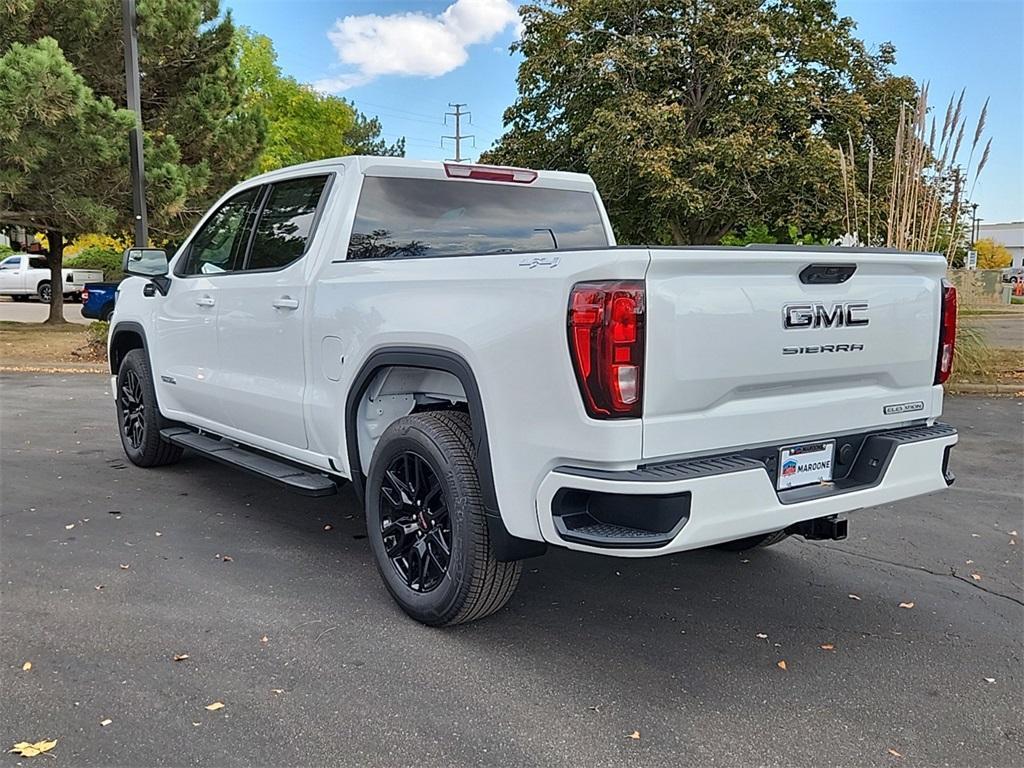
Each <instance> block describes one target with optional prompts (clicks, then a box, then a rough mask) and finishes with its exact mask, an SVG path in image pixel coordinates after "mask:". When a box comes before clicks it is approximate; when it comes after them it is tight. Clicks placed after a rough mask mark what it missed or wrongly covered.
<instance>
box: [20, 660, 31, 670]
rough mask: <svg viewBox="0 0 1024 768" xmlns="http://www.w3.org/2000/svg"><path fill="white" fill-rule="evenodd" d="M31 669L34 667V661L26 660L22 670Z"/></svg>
mask: <svg viewBox="0 0 1024 768" xmlns="http://www.w3.org/2000/svg"><path fill="white" fill-rule="evenodd" d="M30 669H32V662H31V661H26V662H25V663H24V664H22V665H21V671H22V672H28V671H29V670H30Z"/></svg>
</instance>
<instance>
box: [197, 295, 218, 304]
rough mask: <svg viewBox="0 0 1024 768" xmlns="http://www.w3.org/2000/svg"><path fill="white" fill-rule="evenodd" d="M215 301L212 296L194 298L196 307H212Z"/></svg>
mask: <svg viewBox="0 0 1024 768" xmlns="http://www.w3.org/2000/svg"><path fill="white" fill-rule="evenodd" d="M216 303H217V300H216V299H215V298H213V296H200V297H199V298H198V299H196V306H197V307H212V306H214V305H215V304H216Z"/></svg>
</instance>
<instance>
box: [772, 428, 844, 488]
mask: <svg viewBox="0 0 1024 768" xmlns="http://www.w3.org/2000/svg"><path fill="white" fill-rule="evenodd" d="M835 452H836V441H835V440H825V441H823V442H820V443H804V444H803V445H793V446H790V447H789V448H783V449H781V450H780V451H779V479H778V483H777V486H776V487H777V488H778V489H779V490H780V491H781V490H784V489H786V488H796V487H797V486H798V485H810V484H811V483H823V482H830V481H831V480H832V459H833V456H834V454H835Z"/></svg>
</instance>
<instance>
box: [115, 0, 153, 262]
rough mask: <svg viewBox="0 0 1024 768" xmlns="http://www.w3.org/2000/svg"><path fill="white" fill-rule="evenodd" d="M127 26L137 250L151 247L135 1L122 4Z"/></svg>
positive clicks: (126, 69) (126, 75)
mask: <svg viewBox="0 0 1024 768" xmlns="http://www.w3.org/2000/svg"><path fill="white" fill-rule="evenodd" d="M121 16H122V21H123V23H124V80H125V85H126V86H127V88H126V90H127V94H128V109H130V110H131V111H132V112H134V113H135V127H134V128H132V132H131V133H130V134H129V135H128V151H129V155H130V157H131V171H132V211H133V213H134V215H135V246H136V247H138V248H145V247H146V246H147V245H148V244H149V224H148V222H147V221H146V162H145V159H144V158H143V155H142V101H141V98H140V96H139V35H138V31H137V29H136V24H135V0H121Z"/></svg>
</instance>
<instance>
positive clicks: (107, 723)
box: [100, 717, 114, 728]
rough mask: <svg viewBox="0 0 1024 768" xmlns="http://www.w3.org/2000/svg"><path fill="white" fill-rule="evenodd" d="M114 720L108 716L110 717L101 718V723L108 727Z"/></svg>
mask: <svg viewBox="0 0 1024 768" xmlns="http://www.w3.org/2000/svg"><path fill="white" fill-rule="evenodd" d="M112 722H114V721H113V720H111V719H110V718H109V717H108V718H107V719H106V720H100V725H102V726H103V727H104V728H106V727H107V726H108V725H110V724H111V723H112Z"/></svg>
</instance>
